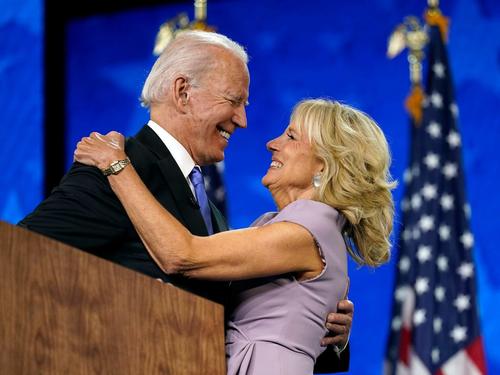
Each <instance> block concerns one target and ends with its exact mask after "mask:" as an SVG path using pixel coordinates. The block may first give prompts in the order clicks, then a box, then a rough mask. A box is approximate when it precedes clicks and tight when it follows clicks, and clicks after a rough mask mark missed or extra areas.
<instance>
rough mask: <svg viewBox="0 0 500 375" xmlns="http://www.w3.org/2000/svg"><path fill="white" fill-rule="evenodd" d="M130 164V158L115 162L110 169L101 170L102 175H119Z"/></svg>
mask: <svg viewBox="0 0 500 375" xmlns="http://www.w3.org/2000/svg"><path fill="white" fill-rule="evenodd" d="M129 164H130V159H129V158H128V157H127V158H125V159H123V160H115V161H114V162H112V163H111V164H110V165H109V167H108V168H105V169H101V171H102V174H103V175H105V176H109V175H111V174H118V173H120V172H121V171H122V170H123V169H124V168H125V167H126V166H127V165H129Z"/></svg>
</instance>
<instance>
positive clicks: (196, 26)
mask: <svg viewBox="0 0 500 375" xmlns="http://www.w3.org/2000/svg"><path fill="white" fill-rule="evenodd" d="M194 16H195V18H194V21H192V22H190V21H189V17H188V16H187V14H186V13H180V14H178V15H177V16H175V17H174V18H172V19H170V20H168V21H166V22H164V23H163V24H162V25H161V26H160V29H159V30H158V33H157V34H156V40H155V45H154V49H153V55H155V56H159V55H161V53H162V52H163V51H164V50H165V48H166V47H167V45H168V44H169V43H170V42H171V41H172V40H173V39H174V38H175V36H176V35H177V34H179V33H181V32H183V31H186V30H203V31H215V27H213V26H209V25H207V23H206V19H207V0H195V1H194Z"/></svg>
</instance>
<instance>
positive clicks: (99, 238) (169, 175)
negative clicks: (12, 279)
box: [19, 126, 349, 372]
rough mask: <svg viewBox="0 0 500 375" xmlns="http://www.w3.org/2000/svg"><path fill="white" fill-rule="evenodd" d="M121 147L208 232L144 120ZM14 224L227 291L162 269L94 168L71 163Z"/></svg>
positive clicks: (179, 280) (186, 220) (213, 291)
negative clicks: (31, 208) (49, 190)
mask: <svg viewBox="0 0 500 375" xmlns="http://www.w3.org/2000/svg"><path fill="white" fill-rule="evenodd" d="M125 150H126V153H127V155H128V156H129V158H130V160H131V161H132V164H133V165H134V168H135V169H136V170H137V173H138V174H139V175H140V177H141V179H142V180H143V181H144V183H145V184H146V186H147V187H148V189H149V190H150V191H151V193H152V194H153V195H154V197H155V198H156V199H157V200H158V201H159V202H160V203H161V204H162V205H163V207H165V208H166V209H167V210H168V211H169V212H170V213H171V214H172V215H174V216H175V217H176V218H177V219H178V220H179V221H180V222H181V223H182V224H183V225H184V226H185V227H186V228H187V229H189V231H190V232H191V233H193V234H196V235H201V236H204V235H207V229H206V227H205V223H204V221H203V217H202V216H201V213H200V210H199V207H198V204H197V203H196V201H195V199H194V197H193V194H192V192H191V189H190V188H189V185H188V183H187V181H186V179H185V178H184V176H183V175H182V172H181V171H180V169H179V167H178V166H177V164H176V162H175V160H174V159H173V157H172V155H171V154H170V152H169V151H168V149H167V148H166V147H165V145H164V144H163V142H162V141H161V140H160V138H159V137H158V136H157V135H156V133H155V132H154V131H153V130H152V129H151V128H150V127H149V126H144V127H143V128H142V129H141V130H140V131H139V133H138V134H137V135H136V136H135V137H131V138H129V139H128V140H127V142H126V144H125ZM211 208H212V221H213V224H214V231H215V232H219V231H223V230H227V225H226V222H225V219H224V218H223V216H222V215H221V214H220V212H219V211H218V210H217V209H216V208H215V206H214V205H211ZM19 225H20V226H23V227H25V228H28V229H30V230H33V231H35V232H38V233H41V234H44V235H46V236H48V237H51V238H54V239H56V240H59V241H61V242H64V243H67V244H69V245H72V246H74V247H76V248H79V249H82V250H85V251H87V252H90V253H93V254H95V255H97V256H99V257H102V258H105V259H108V260H110V261H112V262H115V263H118V264H121V265H123V266H125V267H128V268H131V269H133V270H136V271H138V272H141V273H144V274H146V275H149V276H151V277H154V278H161V279H163V280H164V281H168V282H171V283H173V284H175V285H176V286H179V287H181V288H183V289H186V290H189V291H191V292H194V293H196V294H199V295H201V296H204V297H207V298H210V299H212V300H214V301H217V302H220V303H225V298H226V296H227V295H228V293H227V288H226V287H227V284H226V283H215V282H207V281H198V280H194V279H186V278H183V277H181V276H175V275H166V274H165V273H163V272H162V271H161V269H160V268H159V267H158V266H157V264H156V263H155V262H154V260H153V259H152V258H151V256H150V255H149V253H148V251H147V250H146V248H145V247H144V245H143V244H142V242H141V240H140V238H139V236H138V234H137V232H136V231H135V229H134V227H133V225H132V223H131V222H130V220H129V218H128V216H127V214H126V212H125V210H124V209H123V206H122V205H121V203H120V201H119V200H118V198H117V197H116V196H115V194H114V193H113V191H112V190H111V187H110V186H109V183H108V181H107V178H106V177H105V176H103V174H102V173H101V172H100V171H99V170H98V169H97V168H94V167H89V166H86V165H83V164H80V163H74V164H73V166H72V167H71V169H70V171H69V172H68V173H67V174H66V175H65V176H64V177H63V179H62V180H61V183H60V184H59V186H57V187H56V188H55V189H54V190H53V191H52V192H51V194H50V196H49V197H48V198H47V199H46V200H45V201H43V202H42V203H41V204H40V205H39V206H38V207H37V208H36V209H35V210H34V211H33V213H31V214H30V215H28V216H27V217H26V218H24V219H23V220H22V221H21V222H20V223H19ZM323 357H324V356H322V357H321V358H323ZM322 362H325V363H326V364H327V366H326V367H324V370H326V371H327V372H330V371H340V370H344V369H345V370H346V369H347V367H348V364H349V358H348V356H347V359H342V361H339V360H338V358H337V356H336V354H335V353H333V352H332V354H330V355H327V357H325V358H324V360H322ZM339 365H340V366H341V367H338V366H339Z"/></svg>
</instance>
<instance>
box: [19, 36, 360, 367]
mask: <svg viewBox="0 0 500 375" xmlns="http://www.w3.org/2000/svg"><path fill="white" fill-rule="evenodd" d="M247 60H248V57H247V55H246V53H245V51H244V49H243V48H242V47H241V46H239V45H238V44H236V43H235V42H233V41H231V40H230V39H228V38H226V37H225V36H223V35H220V34H215V33H206V32H186V33H184V34H181V35H179V36H178V37H177V38H176V39H175V40H174V41H172V42H171V43H170V44H169V45H168V46H167V48H166V49H165V51H164V52H163V53H162V55H161V56H160V57H159V58H158V60H157V61H156V62H155V64H154V66H153V68H152V70H151V72H150V74H149V76H148V78H147V80H146V82H145V84H144V88H143V91H142V97H141V100H142V103H143V105H144V106H145V107H148V108H149V109H150V114H151V116H150V121H149V122H148V124H147V125H146V126H144V127H143V128H142V129H141V130H140V131H139V133H138V134H137V135H136V136H135V137H132V138H130V139H128V141H127V143H126V153H127V155H129V158H130V160H131V161H132V163H133V164H134V167H135V169H136V170H137V172H138V173H139V175H140V176H141V178H142V180H143V181H144V183H145V184H146V186H147V187H148V189H149V190H150V191H151V192H152V193H153V195H154V196H155V198H156V199H157V200H158V201H159V202H160V203H161V204H162V205H163V206H164V207H165V208H166V209H167V210H169V211H170V212H171V213H172V214H173V215H174V216H175V217H176V218H177V219H178V220H179V221H180V222H181V223H183V225H184V226H185V227H186V228H188V229H189V230H190V231H191V233H193V234H196V235H207V234H210V233H215V232H219V231H222V230H226V229H227V226H226V223H225V220H224V218H223V217H222V215H221V214H220V212H219V211H218V210H217V209H216V208H215V206H213V205H212V204H211V203H210V202H207V204H205V201H204V200H203V199H201V198H200V196H199V195H198V193H199V191H198V188H199V186H196V185H197V182H195V181H194V180H193V181H192V180H191V177H192V176H193V173H194V172H196V168H198V166H202V165H208V164H212V163H215V162H217V161H221V160H223V159H224V150H225V148H226V147H227V144H228V141H229V139H230V137H231V135H232V133H234V131H235V130H236V129H237V128H246V126H247V122H246V121H247V119H246V113H245V105H246V102H247V99H248V87H249V80H250V78H249V74H248V68H247ZM128 162H129V161H128V160H124V161H121V162H120V163H117V164H116V165H114V169H110V170H109V172H108V173H119V171H120V170H121V169H122V168H124V167H125V165H126V164H127V163H128ZM195 197H197V199H196V198H195ZM204 214H205V215H204ZM19 225H21V226H24V227H26V228H28V229H31V230H33V231H35V232H39V233H42V234H45V235H47V236H49V237H52V238H55V239H57V240H60V241H62V242H65V243H67V244H70V245H72V246H75V247H77V248H80V249H83V250H86V251H88V252H91V253H93V254H95V255H98V256H100V257H102V258H105V259H108V260H111V261H113V262H116V263H119V264H121V265H123V266H125V267H128V268H131V269H134V270H136V271H139V272H142V273H144V274H146V275H149V276H151V277H154V278H158V279H162V280H164V281H168V282H171V283H173V284H175V285H177V286H179V287H182V288H184V289H187V290H190V291H192V292H194V293H197V294H200V295H202V296H205V297H208V298H210V299H212V300H215V301H218V302H221V303H224V297H225V296H226V284H222V283H208V282H206V281H202V282H200V281H196V280H188V279H185V278H183V277H181V276H170V275H169V276H167V275H166V274H164V273H163V272H162V271H161V270H160V268H159V267H158V266H157V264H156V263H155V262H154V260H153V259H152V258H151V256H150V255H149V253H148V251H147V250H146V249H145V247H144V245H143V243H142V242H141V240H140V238H139V236H138V235H137V233H136V232H135V230H134V227H133V225H132V224H131V222H130V220H129V219H128V217H127V215H126V213H125V211H124V209H123V207H122V206H121V204H120V202H119V201H118V199H117V198H116V197H115V195H114V194H113V192H112V191H111V189H110V186H109V184H108V182H107V179H106V177H105V176H104V175H103V173H101V171H99V170H98V169H96V168H93V167H87V166H84V165H82V164H79V163H74V164H73V166H72V167H71V169H70V171H69V172H68V173H67V174H66V175H65V176H64V177H63V179H62V181H61V183H60V185H59V186H58V187H56V188H55V189H54V190H53V191H52V193H51V195H50V196H49V197H48V198H47V199H46V200H45V201H43V202H42V203H41V204H40V205H39V206H38V207H37V208H36V209H35V211H34V212H33V213H32V214H30V215H28V216H27V217H26V218H25V219H23V220H22V221H21V222H20V223H19ZM339 307H340V309H343V310H345V311H346V314H330V315H332V316H331V318H332V319H329V323H328V324H327V327H328V328H329V329H330V330H331V331H332V332H333V333H336V336H334V337H328V338H325V340H326V341H327V343H328V344H345V343H346V342H347V339H348V333H349V330H350V324H351V318H352V304H351V303H350V302H349V301H342V302H341V305H340V306H339ZM348 355H349V353H348V349H347V350H346V351H344V352H343V353H342V354H341V355H340V360H339V356H338V355H337V354H333V355H332V354H330V355H328V354H327V357H328V356H331V358H327V360H326V363H327V364H328V366H327V367H325V370H327V371H336V370H346V369H347V367H348V361H349V359H348ZM320 362H324V361H320Z"/></svg>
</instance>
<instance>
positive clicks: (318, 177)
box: [312, 173, 321, 188]
mask: <svg viewBox="0 0 500 375" xmlns="http://www.w3.org/2000/svg"><path fill="white" fill-rule="evenodd" d="M312 184H313V186H314V187H315V188H319V187H320V185H321V173H317V174H315V175H314V176H313V181H312Z"/></svg>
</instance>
